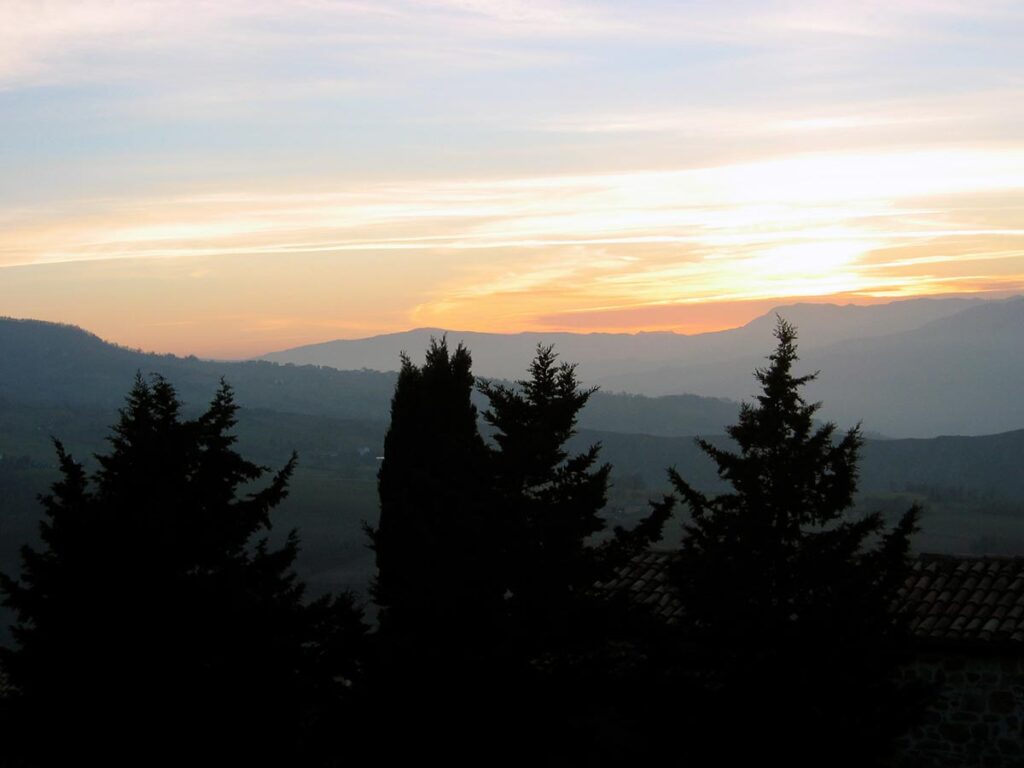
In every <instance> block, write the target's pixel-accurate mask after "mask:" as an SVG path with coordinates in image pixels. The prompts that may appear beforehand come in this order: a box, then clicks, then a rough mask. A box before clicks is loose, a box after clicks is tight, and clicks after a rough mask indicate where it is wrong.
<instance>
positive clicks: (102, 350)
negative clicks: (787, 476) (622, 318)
mask: <svg viewBox="0 0 1024 768" xmlns="http://www.w3.org/2000/svg"><path fill="white" fill-rule="evenodd" d="M428 340H429V337H428ZM422 349H423V348H412V349H410V354H412V355H413V356H414V357H415V356H416V355H419V354H422ZM534 349H536V346H535V345H534V347H532V348H531V353H532V350H534ZM473 351H474V355H475V350H473ZM0 355H2V358H3V359H4V361H5V362H6V363H7V364H5V365H4V366H3V368H2V369H0V400H8V401H12V402H24V403H55V404H56V403H59V404H68V405H88V406H95V407H102V408H116V407H119V406H120V405H121V399H120V398H121V392H122V390H123V389H124V387H125V386H126V385H127V382H130V381H131V380H132V377H133V376H134V375H135V372H136V371H142V373H143V374H149V373H159V374H161V375H163V376H165V377H166V378H168V379H170V380H172V381H174V382H175V385H176V386H177V389H178V392H179V393H180V395H181V397H182V399H183V400H185V401H186V402H187V403H191V404H197V403H203V402H205V400H206V398H207V397H209V393H210V392H211V391H213V389H214V388H215V387H216V384H217V382H218V381H219V380H220V378H221V377H224V378H226V379H227V380H228V382H229V383H230V384H231V386H232V387H233V388H234V389H235V392H236V396H237V401H238V403H239V404H240V405H242V407H244V408H247V409H251V408H263V409H269V410H273V411H282V412H289V413H297V414H315V415H323V416H330V417H333V418H341V419H360V420H372V421H379V422H381V423H383V422H385V421H386V420H387V418H388V413H389V409H390V406H391V394H392V390H393V389H394V382H395V374H394V373H392V372H383V373H382V372H378V371H373V370H365V369H364V370H348V371H342V370H338V369H335V368H330V367H324V366H319V365H290V364H285V365H281V364H277V363H272V362H268V361H262V360H253V361H246V362H220V361H209V360H200V359H198V358H195V357H177V356H175V355H156V354H150V353H144V352H140V351H138V350H131V349H127V348H124V347H119V346H117V345H114V344H110V343H108V342H105V341H103V340H102V339H100V338H99V337H98V336H95V335H94V334H91V333H89V332H87V331H84V330H82V329H80V328H77V327H75V326H71V325H62V324H57V323H46V322H41V321H36V320H13V319H9V318H3V319H0ZM565 359H567V360H568V359H571V358H570V357H569V356H565ZM395 360H398V353H397V352H396V353H395ZM524 371H525V369H524V370H521V371H518V372H517V373H516V374H515V376H516V377H519V376H522V375H523V373H524ZM477 400H478V402H477V404H478V406H483V405H484V402H483V399H482V398H478V399H477ZM737 407H738V406H737V404H736V403H732V402H729V401H727V400H721V399H719V398H714V397H710V398H705V397H697V396H693V395H684V396H673V397H667V398H657V399H653V398H647V397H637V396H630V395H617V394H611V393H599V394H598V395H597V396H595V397H594V399H593V400H592V402H591V406H590V407H589V408H587V410H586V411H585V412H584V414H583V425H584V426H588V427H591V428H593V429H605V430H610V431H623V432H644V433H649V434H659V435H691V434H696V433H697V432H702V433H705V432H715V433H717V432H721V431H722V429H723V427H724V425H725V424H727V423H729V421H730V420H731V419H732V418H733V417H734V416H735V413H736V408H737Z"/></svg>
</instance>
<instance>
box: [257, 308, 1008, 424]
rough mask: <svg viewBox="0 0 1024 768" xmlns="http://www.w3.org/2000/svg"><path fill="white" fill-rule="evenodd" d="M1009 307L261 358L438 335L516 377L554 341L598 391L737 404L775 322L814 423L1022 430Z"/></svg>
mask: <svg viewBox="0 0 1024 768" xmlns="http://www.w3.org/2000/svg"><path fill="white" fill-rule="evenodd" d="M1021 307H1024V299H1021V298H1016V299H1010V300H1005V301H982V300H980V299H964V298H948V299H911V300H906V301H895V302H891V303H889V304H878V305H871V306H855V305H846V306H838V305H834V304H808V303H799V304H791V305H788V306H783V307H779V308H778V309H777V310H774V311H772V312H769V313H766V314H765V315H763V316H761V317H759V318H756V319H754V320H752V321H751V322H749V323H747V324H746V325H745V326H743V327H741V328H735V329H732V330H727V331H720V332H716V333H705V334H696V335H691V336H687V335H683V334H675V333H638V334H600V333H595V334H571V333H544V334H538V333H519V334H481V333H472V332H465V331H447V332H445V331H443V330H441V329H436V328H433V329H431V328H426V329H418V330H414V331H408V332H405V333H396V334H388V335H384V336H376V337H373V338H368V339H357V340H351V341H347V340H339V341H330V342H325V343H322V344H314V345H310V346H306V347H298V348H295V349H292V350H285V351H282V352H277V353H273V354H270V355H267V356H266V359H270V360H277V361H281V362H293V363H311V364H317V365H326V366H332V367H337V368H359V367H364V366H365V367H370V368H380V369H393V368H395V367H397V364H396V362H395V361H397V360H398V355H399V353H400V352H401V351H403V350H405V351H409V352H411V353H413V354H415V350H418V349H422V348H424V347H425V346H426V344H427V343H428V342H429V339H430V337H431V336H439V335H441V334H443V333H447V335H448V338H449V341H451V342H453V343H454V342H459V341H462V342H464V343H465V344H466V345H467V346H469V348H470V349H471V350H472V352H473V361H474V370H475V371H476V373H477V374H478V375H482V376H492V377H497V378H516V377H518V376H520V375H522V371H523V370H524V368H525V366H526V364H527V363H528V361H529V359H530V357H531V355H532V354H533V351H534V350H535V348H536V345H537V344H538V343H554V344H555V345H556V347H557V349H558V351H559V352H560V353H561V354H562V356H563V358H564V359H566V360H571V361H573V362H575V363H578V365H579V373H580V376H581V378H582V380H583V381H584V382H586V383H589V384H597V385H600V386H601V387H602V389H603V391H604V392H606V393H607V392H628V393H633V394H642V395H647V396H649V397H661V396H666V395H677V394H682V393H689V394H691V395H698V396H705V397H721V398H726V399H728V400H742V399H746V398H748V397H750V396H751V395H752V394H753V392H752V391H751V385H750V384H749V381H750V373H751V371H753V370H754V368H756V367H758V366H760V365H763V363H764V353H763V347H764V339H765V338H766V337H769V336H770V332H771V326H772V324H773V323H774V322H775V314H776V312H778V313H779V314H781V315H782V316H784V317H785V318H786V319H787V320H789V321H790V322H792V323H794V325H796V326H797V328H799V330H800V350H801V356H802V358H803V362H804V363H805V365H806V367H807V368H809V369H811V370H814V369H821V370H822V376H821V378H820V380H819V381H817V382H815V383H814V384H813V385H812V386H811V387H810V388H809V390H808V394H809V396H811V397H814V398H815V399H820V400H823V401H824V402H825V411H824V413H823V416H824V417H825V418H830V419H833V420H836V421H838V422H840V423H841V424H846V425H850V424H854V423H857V422H858V421H862V422H863V423H864V425H865V428H866V429H867V430H868V431H870V432H874V433H878V434H885V435H889V436H893V437H917V436H920V437H929V436H934V435H940V434H986V433H991V432H997V431H1001V430H1004V429H1006V428H1008V427H1021V426H1024V401H1022V400H1021V399H1020V398H1019V397H1017V395H1016V391H1018V390H1019V389H1020V384H1022V383H1024V356H1021V355H1020V354H1019V353H1018V351H1019V350H1020V349H1024V310H1022V309H1021ZM716 418H717V417H716ZM722 423H725V422H722ZM592 426H597V427H601V428H603V426H604V425H596V424H594V425H592ZM616 428H618V427H616ZM628 431H648V432H649V431H650V430H649V429H646V428H645V429H642V430H628ZM656 434H666V433H664V432H657V433H656ZM675 434H681V433H679V432H676V433H675Z"/></svg>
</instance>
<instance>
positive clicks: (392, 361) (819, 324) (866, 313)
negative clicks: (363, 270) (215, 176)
mask: <svg viewBox="0 0 1024 768" xmlns="http://www.w3.org/2000/svg"><path fill="white" fill-rule="evenodd" d="M980 303H982V302H981V301H980V300H978V299H959V298H952V299H911V300H906V301H895V302H892V303H889V304H881V305H875V306H870V307H863V306H855V305H852V304H849V305H845V306H839V305H835V304H790V305H786V306H782V307H779V308H777V309H776V310H773V311H772V312H769V313H766V314H765V315H763V316H762V317H759V318H756V319H754V320H752V321H751V322H749V323H747V324H746V325H744V326H743V327H741V328H734V329H731V330H727V331H719V332H715V333H702V334H694V335H685V334H677V333H635V334H628V333H586V334H579V333H516V334H498V333H475V332H472V331H458V330H444V329H439V328H418V329H416V330H412V331H405V332H403V333H392V334H386V335H382V336H373V337H371V338H366V339H353V340H344V339H341V340H337V341H327V342H323V343H321V344H310V345H308V346H303V347H296V348H294V349H288V350H284V351H281V352H274V353H271V354H268V355H265V356H264V357H263V359H264V360H271V361H274V362H281V363H295V364H312V365H327V366H331V367H333V368H338V369H358V368H372V369H375V370H380V371H388V370H397V368H398V365H399V356H400V354H401V352H403V351H406V352H410V353H413V354H415V353H416V351H418V350H421V349H424V348H426V345H427V343H428V342H429V341H430V337H431V336H438V337H439V336H441V335H444V334H447V336H448V339H449V341H451V342H453V343H455V342H460V341H461V342H464V343H465V344H466V346H467V347H469V349H470V350H471V351H472V353H473V364H474V369H475V370H476V372H477V373H478V374H479V375H481V376H491V377H495V378H516V377H519V376H520V375H521V372H522V371H523V370H525V367H526V365H527V363H529V361H530V359H531V357H532V356H533V353H534V350H535V349H536V347H537V344H554V345H555V347H556V349H557V351H558V352H560V353H561V354H562V356H563V357H564V358H565V359H566V360H571V361H573V362H576V363H578V364H579V370H580V373H581V374H582V375H583V377H584V378H587V379H588V380H597V379H599V378H601V377H609V376H614V375H618V374H627V373H632V372H635V371H637V370H644V371H647V370H656V369H657V368H660V367H666V366H668V367H675V366H683V365H703V364H706V363H715V362H723V361H728V360H733V359H735V358H742V357H748V356H751V355H753V356H756V357H759V358H760V357H761V356H763V355H764V354H765V353H766V350H769V349H770V348H771V346H772V338H771V331H772V328H773V326H774V324H775V313H776V312H778V313H780V314H782V315H783V316H784V317H786V318H787V319H788V320H790V321H791V322H793V323H795V324H796V325H797V327H798V328H799V329H800V343H801V348H803V349H812V348H815V347H819V346H823V345H827V344H832V343H835V342H837V341H843V340H845V339H851V338H863V337H866V336H876V335H882V334H891V333H898V332H902V331H907V330H912V329H914V328H920V327H921V326H923V325H925V324H927V323H929V322H931V321H933V320H936V319H938V318H942V317H946V316H949V315H951V314H955V313H957V312H960V311H962V310H964V309H966V308H968V307H971V306H976V305H978V304H980ZM747 373H749V371H748V372H747ZM625 389H626V390H627V391H635V390H631V389H629V388H625ZM684 391H686V390H685V388H684V389H680V388H678V387H675V388H671V387H670V388H669V389H666V390H665V391H659V392H658V394H680V393H682V392H684Z"/></svg>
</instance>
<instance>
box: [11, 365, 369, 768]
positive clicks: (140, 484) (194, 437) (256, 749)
mask: <svg viewBox="0 0 1024 768" xmlns="http://www.w3.org/2000/svg"><path fill="white" fill-rule="evenodd" d="M236 411H237V406H236V405H235V404H234V401H233V397H232V392H231V389H230V388H229V387H228V386H227V385H226V384H223V383H222V385H221V387H220V389H219V390H218V392H217V394H216V396H215V397H214V399H213V401H212V403H211V405H210V407H209V408H208V409H207V410H206V411H205V412H204V413H203V414H202V415H200V416H199V417H198V418H197V419H194V420H189V419H184V418H182V416H181V404H180V402H179V401H178V399H177V396H176V393H175V391H174V388H173V387H172V386H171V385H170V384H169V383H168V382H167V381H165V380H163V379H160V378H157V379H156V380H155V382H154V383H153V384H152V385H150V384H148V383H147V382H146V381H145V380H143V379H142V378H141V376H139V377H137V379H136V382H135V385H134V387H133V389H132V390H131V393H130V394H129V396H128V400H127V404H126V406H125V408H123V409H122V411H121V417H120V420H119V422H118V423H117V425H116V426H115V427H114V429H113V433H112V435H111V437H110V444H111V450H110V451H109V452H108V453H106V454H104V455H101V456H97V459H98V462H99V470H98V471H97V472H96V473H95V474H94V475H93V476H92V477H91V478H90V477H89V476H88V475H87V473H86V472H85V470H84V469H83V467H82V466H81V465H80V464H78V463H76V462H75V461H74V460H73V459H72V458H71V457H70V456H69V455H68V454H67V453H66V452H65V450H64V449H63V447H62V446H61V444H60V443H59V442H58V443H56V449H57V456H58V460H59V463H60V472H61V479H60V480H59V481H58V482H57V483H55V484H54V486H53V488H52V491H51V493H50V494H49V495H47V496H45V497H43V498H42V501H43V505H44V511H45V515H46V517H45V520H44V521H43V522H42V523H41V538H42V544H41V546H39V547H38V548H35V547H30V546H25V547H24V548H23V550H22V563H23V566H22V574H21V577H20V579H12V578H10V577H7V576H4V577H2V581H0V588H2V591H3V593H4V596H5V599H4V603H5V605H7V606H8V607H10V608H12V609H14V611H15V613H16V616H17V624H16V625H15V626H14V628H13V635H14V639H15V646H14V647H13V648H10V649H3V655H2V661H3V666H4V669H5V670H6V672H7V674H8V676H9V678H10V682H11V683H12V684H13V686H14V687H15V689H16V691H17V698H16V704H17V709H18V712H19V713H20V716H21V718H22V723H21V724H22V726H23V730H22V734H23V736H26V740H25V741H26V743H25V746H26V748H27V750H28V751H27V753H26V754H28V756H29V759H30V760H32V761H34V762H40V763H44V764H46V763H49V762H54V763H57V762H61V761H62V760H63V759H65V758H66V756H67V753H68V751H73V752H74V753H75V754H76V756H77V757H80V758H86V757H88V758H96V759H100V760H101V761H104V762H107V763H110V764H126V763H129V762H131V763H159V762H162V761H167V762H174V761H178V760H188V761H189V762H197V761H198V762H202V761H204V760H211V761H212V760H243V761H246V762H250V763H256V764H266V763H268V762H271V761H274V760H282V759H285V758H288V761H289V762H293V761H299V762H301V761H302V760H303V759H304V758H306V757H310V756H311V754H312V753H313V752H315V751H316V747H317V744H318V739H319V738H320V730H319V727H318V726H319V724H322V721H321V719H322V718H328V717H333V716H334V715H336V714H337V712H338V711H339V709H338V707H339V706H340V703H341V702H342V700H343V693H344V692H345V690H346V689H345V686H344V685H343V684H342V681H343V680H349V681H351V680H352V679H353V678H354V677H356V676H357V674H358V653H359V650H360V647H361V643H362V638H363V635H364V632H365V627H364V625H363V624H362V621H361V619H360V613H359V611H358V610H357V609H356V608H355V606H354V605H353V603H352V600H351V597H350V596H341V597H338V598H330V597H327V598H323V599H320V600H317V601H315V602H313V603H306V602H305V601H304V600H303V585H302V584H301V583H300V582H299V581H298V580H297V579H296V577H295V574H294V572H293V570H292V566H293V563H294V560H295V556H296V553H297V547H298V540H297V537H296V536H295V533H294V531H293V532H292V533H291V534H290V535H289V536H288V537H287V539H286V541H285V542H284V543H283V544H282V545H281V546H279V547H273V546H271V545H270V543H269V542H268V540H267V538H266V535H265V532H266V531H267V530H268V529H269V528H270V511H271V510H272V509H273V507H275V506H276V505H277V504H278V503H279V502H280V501H281V500H282V499H283V498H284V496H285V494H286V492H287V484H288V480H289V478H290V476H291V473H292V471H293V468H294V466H295V457H294V456H293V457H292V459H291V460H290V461H289V462H288V463H287V464H286V465H285V466H284V467H283V468H282V469H280V470H279V471H278V472H276V473H275V474H274V475H273V476H272V478H271V480H270V482H269V484H267V485H265V486H264V487H262V488H258V489H253V490H250V489H252V488H253V484H254V483H255V482H257V481H258V480H259V479H260V478H261V477H262V476H263V475H264V474H265V472H266V471H267V470H266V469H265V468H264V467H260V466H257V465H255V464H253V463H251V462H249V461H247V460H245V459H244V458H242V457H241V456H240V455H239V454H238V453H237V452H236V451H235V450H234V447H233V444H234V440H235V438H234V437H233V436H232V435H231V433H230V431H231V429H232V428H233V427H234V425H235V413H236ZM254 537H259V538H256V539H254Z"/></svg>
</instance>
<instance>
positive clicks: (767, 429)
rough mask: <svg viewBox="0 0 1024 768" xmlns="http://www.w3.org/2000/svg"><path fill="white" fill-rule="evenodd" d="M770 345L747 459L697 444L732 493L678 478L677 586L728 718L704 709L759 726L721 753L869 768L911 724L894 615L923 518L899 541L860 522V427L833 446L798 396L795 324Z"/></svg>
mask: <svg viewBox="0 0 1024 768" xmlns="http://www.w3.org/2000/svg"><path fill="white" fill-rule="evenodd" d="M775 336H776V338H777V340H778V345H777V347H776V349H775V351H774V353H773V354H772V355H771V356H770V357H769V361H770V364H769V365H768V366H767V367H765V368H763V369H758V370H757V371H756V373H755V376H756V378H757V380H758V382H759V383H760V385H761V389H762V391H761V394H760V395H759V396H758V397H757V402H756V404H754V405H751V404H746V403H745V404H744V405H743V406H742V407H741V411H740V416H739V421H738V422H737V423H736V424H735V425H733V426H731V427H729V429H728V434H729V436H730V437H731V438H732V440H733V441H734V442H735V444H736V447H737V449H738V450H736V451H733V450H728V449H726V448H723V447H719V446H717V445H715V444H713V443H711V442H709V441H707V440H699V441H698V443H699V445H700V447H701V448H702V449H703V450H704V451H705V453H707V454H708V455H709V456H710V457H711V458H712V459H713V460H714V461H715V462H716V464H717V465H718V473H719V475H720V477H721V478H722V479H723V480H725V481H727V482H728V483H730V484H731V485H732V487H733V490H732V491H731V492H728V493H724V494H721V495H717V496H711V497H709V496H706V495H704V494H703V493H700V492H699V491H697V490H695V489H694V488H693V487H691V486H690V485H689V484H688V483H687V482H686V481H685V480H683V478H682V477H680V476H679V474H678V473H677V472H675V470H670V477H671V480H672V483H673V485H674V486H675V489H676V491H677V492H678V494H679V495H680V496H682V498H683V499H684V500H685V502H686V504H687V505H688V507H689V509H690V511H691V513H692V520H691V522H690V523H689V524H687V525H686V526H685V531H686V536H685V539H684V542H683V547H682V551H681V553H680V558H679V566H678V569H677V571H676V573H675V583H676V586H677V588H678V590H679V592H680V595H681V597H682V600H683V604H684V606H685V611H686V615H685V623H686V627H687V631H688V634H689V639H690V640H692V641H695V642H696V647H697V648H698V649H701V650H702V654H701V655H700V656H698V657H697V658H698V659H699V662H698V664H697V666H698V667H699V669H700V674H701V676H702V677H703V679H705V680H708V681H710V683H709V686H708V688H707V689H706V690H707V691H713V692H714V693H715V695H716V696H717V698H716V699H714V700H716V701H717V702H718V703H719V705H720V708H719V709H718V710H715V709H714V708H713V707H710V706H709V708H708V710H707V711H709V712H711V711H714V712H716V714H717V716H718V717H719V718H720V719H719V724H721V723H722V722H723V721H724V722H725V723H727V727H729V728H731V727H733V726H734V725H735V722H734V719H735V718H736V717H738V716H739V712H740V709H739V707H740V706H742V708H743V710H745V711H747V712H748V713H749V714H750V719H746V718H745V719H744V721H743V722H744V728H745V730H746V733H747V736H748V738H747V739H746V740H745V741H743V742H736V741H729V740H724V741H722V742H720V743H719V744H718V748H725V749H727V750H728V749H744V748H750V746H751V745H752V744H753V745H756V748H757V749H758V750H760V751H762V752H763V753H764V754H774V755H775V756H784V757H785V758H786V759H787V760H789V761H790V764H792V763H794V762H802V761H813V760H817V759H823V758H824V756H826V755H828V756H829V757H830V759H838V760H840V761H841V762H842V761H847V764H859V765H867V764H870V760H871V759H872V756H873V754H874V753H875V752H877V751H878V750H879V749H881V748H882V745H884V743H885V741H886V738H887V737H888V736H891V735H892V734H891V730H896V731H897V732H898V730H899V727H900V725H901V723H902V721H901V720H899V719H898V715H900V714H901V713H902V712H903V709H902V707H903V705H904V702H903V701H902V700H901V699H900V698H899V697H898V696H896V695H895V693H896V692H895V688H894V687H893V679H892V673H893V669H894V667H893V665H894V663H895V662H894V660H895V656H894V655H893V654H892V651H893V649H894V648H896V647H897V646H898V642H899V637H900V626H899V624H898V621H897V620H896V617H894V616H893V615H892V611H891V606H892V603H893V600H894V598H895V596H896V590H897V589H898V587H899V586H900V584H901V583H902V579H903V578H904V575H905V567H906V558H907V554H908V549H909V540H910V536H911V534H912V533H913V532H914V531H915V530H916V526H917V519H918V509H917V508H916V507H914V508H911V509H910V510H909V511H908V512H907V513H906V514H905V515H904V516H903V517H902V519H901V520H900V521H899V522H898V524H897V525H896V526H895V528H893V529H890V530H886V528H885V524H884V521H883V519H882V517H881V515H880V514H877V513H875V514H867V515H863V516H851V515H850V513H849V510H850V508H851V506H852V505H853V501H854V493H855V491H856V485H857V461H858V456H859V451H860V448H861V445H862V437H861V434H860V429H859V427H855V428H853V429H851V430H849V431H848V432H846V433H845V434H843V435H842V436H841V437H839V438H838V440H837V439H836V426H835V425H834V424H832V423H829V422H826V423H817V422H816V421H815V414H816V412H817V410H818V409H819V406H820V404H818V403H807V402H805V401H804V399H803V396H802V395H801V388H802V387H803V386H804V385H805V384H807V383H808V382H810V381H811V380H813V379H814V378H815V377H816V376H817V374H809V375H804V376H797V375H794V373H793V365H794V363H795V362H796V361H797V359H798V358H797V352H796V331H795V329H794V328H793V326H791V325H790V324H789V323H787V322H785V321H784V320H782V319H781V318H780V319H779V321H778V324H777V327H776V329H775ZM708 732H715V731H714V729H709V730H708ZM826 750H827V751H826ZM837 755H838V756H837Z"/></svg>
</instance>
